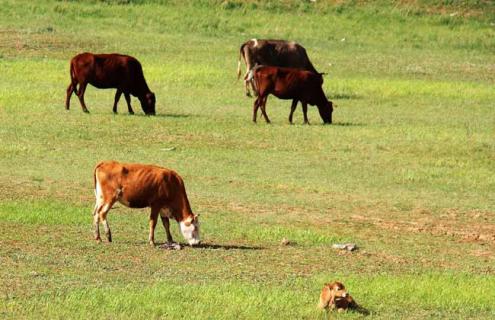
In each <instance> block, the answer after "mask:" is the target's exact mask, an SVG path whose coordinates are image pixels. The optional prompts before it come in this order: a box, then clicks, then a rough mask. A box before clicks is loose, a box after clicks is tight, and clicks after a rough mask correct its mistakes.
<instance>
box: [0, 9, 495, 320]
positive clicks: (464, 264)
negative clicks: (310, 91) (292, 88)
mask: <svg viewBox="0 0 495 320" xmlns="http://www.w3.org/2000/svg"><path fill="white" fill-rule="evenodd" d="M463 3H464V2H461V1H443V5H442V6H438V5H437V6H435V5H433V4H431V3H430V2H429V1H401V2H397V3H396V4H389V3H388V2H378V3H374V4H373V3H367V2H360V1H356V2H349V3H347V2H340V1H337V2H335V3H334V2H333V1H317V2H315V3H313V2H310V1H308V2H303V1H296V0H294V1H292V0H287V1H282V2H275V1H255V0H249V1H245V2H242V1H217V0H200V1H190V2H187V1H130V0H129V1H124V0H122V1H27V0H4V1H2V4H1V6H0V318H4V319H21V318H47V319H58V318H60V319H61V318H76V319H77V318H80V319H87V318H102V319H114V318H119V319H149V318H166V319H182V318H184V319H186V318H187V319H232V318H238V319H323V318H324V313H323V312H321V311H320V310H317V308H316V305H317V301H318V295H319V292H320V289H321V287H322V286H323V283H324V282H328V281H331V280H335V279H339V280H341V281H342V282H344V283H345V284H346V286H347V287H348V288H349V290H350V292H351V294H352V295H353V296H354V298H355V299H356V300H357V302H358V303H360V304H362V305H363V306H364V307H366V308H367V309H368V310H369V311H370V315H368V316H366V318H369V319H419V318H446V319H469V318H472V319H493V318H494V317H495V295H494V294H493V293H494V292H495V268H494V265H495V225H494V222H495V109H494V107H495V90H494V84H495V55H494V52H495V26H494V24H495V5H494V4H493V3H492V2H490V1H475V2H473V3H474V4H472V5H469V6H468V5H465V4H463ZM255 37H256V38H279V39H291V40H296V41H298V42H299V43H301V44H302V45H303V46H305V48H306V49H307V51H308V55H309V57H310V58H311V60H312V62H313V65H314V66H315V67H316V69H317V70H319V71H321V72H327V73H328V75H326V76H325V82H324V90H325V92H326V93H327V95H328V96H329V98H330V99H331V100H333V102H334V103H335V104H337V105H338V107H337V108H335V110H334V113H333V119H334V124H332V125H326V126H324V125H322V124H321V119H320V117H319V115H318V112H317V110H316V108H315V107H310V108H309V121H310V122H311V125H309V126H305V125H302V112H301V106H300V105H299V106H298V109H297V110H296V112H295V117H294V122H295V124H294V125H289V124H288V121H287V117H288V114H289V109H290V101H281V100H277V99H276V98H274V97H269V98H268V103H267V113H268V115H269V116H270V119H271V120H272V124H271V125H267V124H265V123H264V121H262V120H261V119H259V120H258V124H253V123H252V122H251V112H252V104H253V102H254V99H252V98H247V97H245V96H244V88H243V85H242V81H237V79H236V68H237V59H238V56H239V46H240V44H241V43H242V42H244V41H246V40H248V39H251V38H255ZM83 51H90V52H99V53H103V52H106V53H110V52H119V53H125V54H130V55H132V56H135V57H136V58H138V59H139V60H140V61H141V63H142V65H143V69H144V74H145V77H146V79H147V82H148V84H149V86H150V89H151V90H152V91H154V92H155V94H156V98H157V105H156V111H157V115H156V116H155V117H147V116H144V115H143V112H142V110H141V108H140V105H139V102H138V100H137V99H135V98H133V99H132V103H133V107H134V110H135V111H136V115H134V116H130V115H128V114H127V107H126V105H125V101H124V99H121V101H120V103H119V114H118V115H114V114H113V113H112V104H113V98H114V94H115V90H97V89H95V88H94V87H91V86H89V87H88V89H87V91H86V103H87V106H88V109H89V110H90V112H91V113H90V114H84V113H83V112H82V110H81V107H80V105H79V101H78V100H77V98H75V97H73V98H72V103H71V109H70V111H66V110H65V109H64V101H65V90H66V88H67V86H68V85H69V60H70V58H71V57H73V56H74V55H76V54H77V53H80V52H83ZM243 67H244V65H243ZM243 71H244V69H243ZM104 159H116V160H119V161H127V162H141V163H154V164H158V165H162V166H165V167H169V168H173V169H175V170H176V171H177V172H179V173H180V174H181V176H182V177H183V178H184V180H185V184H186V189H187V191H188V196H189V200H190V201H191V206H192V209H193V211H194V212H195V213H200V214H201V218H200V219H201V233H202V234H201V235H202V241H203V243H204V244H205V246H204V247H201V248H190V247H186V248H184V249H183V250H180V251H167V250H163V249H159V248H152V247H150V246H149V245H148V244H147V234H148V214H149V211H148V209H146V210H131V209H127V208H125V207H123V206H122V205H116V208H115V209H113V210H111V212H110V214H109V223H110V225H111V227H112V232H113V241H114V242H113V243H111V244H108V243H106V242H103V243H101V244H97V243H95V241H94V240H93V239H92V216H91V213H92V209H93V206H94V194H93V181H92V170H93V168H94V165H95V164H96V163H97V162H98V161H100V160H104ZM172 229H173V230H172V231H173V235H174V238H175V239H176V240H179V241H181V242H183V241H184V240H183V238H182V236H181V235H180V234H179V232H178V228H177V225H176V224H175V222H174V223H173V225H172ZM283 238H287V239H289V240H290V241H291V242H292V243H293V244H292V245H289V246H282V245H281V244H280V241H281V240H282V239H283ZM156 239H157V240H158V242H162V243H163V241H164V240H165V233H164V230H163V228H162V226H161V225H160V224H159V225H158V226H157V232H156ZM342 242H354V243H356V244H357V245H358V246H359V250H358V251H355V252H352V253H347V252H340V251H336V250H334V249H332V248H331V245H332V244H334V243H342ZM363 317H364V316H363V315H361V314H358V313H352V312H348V313H346V314H332V315H331V318H342V319H356V318H363Z"/></svg>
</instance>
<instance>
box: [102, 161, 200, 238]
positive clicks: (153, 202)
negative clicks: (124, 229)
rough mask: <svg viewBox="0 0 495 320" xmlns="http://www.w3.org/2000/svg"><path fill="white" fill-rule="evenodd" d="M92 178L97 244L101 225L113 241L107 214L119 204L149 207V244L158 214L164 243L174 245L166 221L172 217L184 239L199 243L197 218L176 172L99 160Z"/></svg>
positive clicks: (155, 167) (153, 234)
mask: <svg viewBox="0 0 495 320" xmlns="http://www.w3.org/2000/svg"><path fill="white" fill-rule="evenodd" d="M93 176H94V189H95V197H96V204H95V207H94V210H93V227H94V237H95V240H96V241H98V242H101V238H100V229H99V224H100V222H101V223H102V224H103V226H104V228H105V234H106V237H107V239H108V241H109V242H112V233H111V231H110V226H109V225H108V220H107V214H108V212H109V211H110V209H111V208H112V206H113V205H114V204H115V202H117V201H118V202H120V203H121V204H123V205H124V206H127V207H129V208H147V207H149V208H151V213H150V216H149V237H148V241H149V243H150V244H151V245H154V244H155V227H156V224H157V221H158V215H160V217H161V220H162V223H163V227H164V228H165V232H166V234H167V243H169V244H171V243H173V239H172V235H171V234H170V223H169V218H173V219H175V220H176V221H177V223H178V224H179V228H180V231H181V233H182V235H183V236H184V239H185V240H186V241H187V242H188V243H189V244H190V245H191V246H193V245H197V244H199V242H200V239H199V220H198V215H195V214H193V212H192V210H191V206H190V204H189V200H188V199H187V194H186V189H185V187H184V181H183V180H182V178H181V177H180V176H179V174H177V173H176V172H175V171H173V170H170V169H166V168H162V167H158V166H154V165H145V164H136V163H120V162H117V161H102V162H100V163H98V164H97V165H96V167H95V169H94V175H93Z"/></svg>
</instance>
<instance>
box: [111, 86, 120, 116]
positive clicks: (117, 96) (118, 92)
mask: <svg viewBox="0 0 495 320" xmlns="http://www.w3.org/2000/svg"><path fill="white" fill-rule="evenodd" d="M121 95H122V90H120V89H117V92H115V100H114V101H113V113H117V103H119V100H120V96H121Z"/></svg>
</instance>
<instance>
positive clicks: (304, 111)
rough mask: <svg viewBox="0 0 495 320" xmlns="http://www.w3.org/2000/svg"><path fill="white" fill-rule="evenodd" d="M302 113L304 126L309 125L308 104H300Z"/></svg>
mask: <svg viewBox="0 0 495 320" xmlns="http://www.w3.org/2000/svg"><path fill="white" fill-rule="evenodd" d="M302 111H303V116H304V124H309V120H308V104H307V103H305V102H302Z"/></svg>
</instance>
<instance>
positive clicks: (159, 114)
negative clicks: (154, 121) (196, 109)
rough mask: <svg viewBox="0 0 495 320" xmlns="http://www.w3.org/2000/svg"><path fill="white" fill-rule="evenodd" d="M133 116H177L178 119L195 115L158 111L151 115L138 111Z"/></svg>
mask: <svg viewBox="0 0 495 320" xmlns="http://www.w3.org/2000/svg"><path fill="white" fill-rule="evenodd" d="M132 116H133V117H136V116H137V117H150V118H153V117H155V118H177V119H180V118H190V117H194V115H191V114H183V113H157V114H156V115H154V116H149V115H146V114H144V113H139V114H138V113H136V114H134V115H132Z"/></svg>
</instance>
